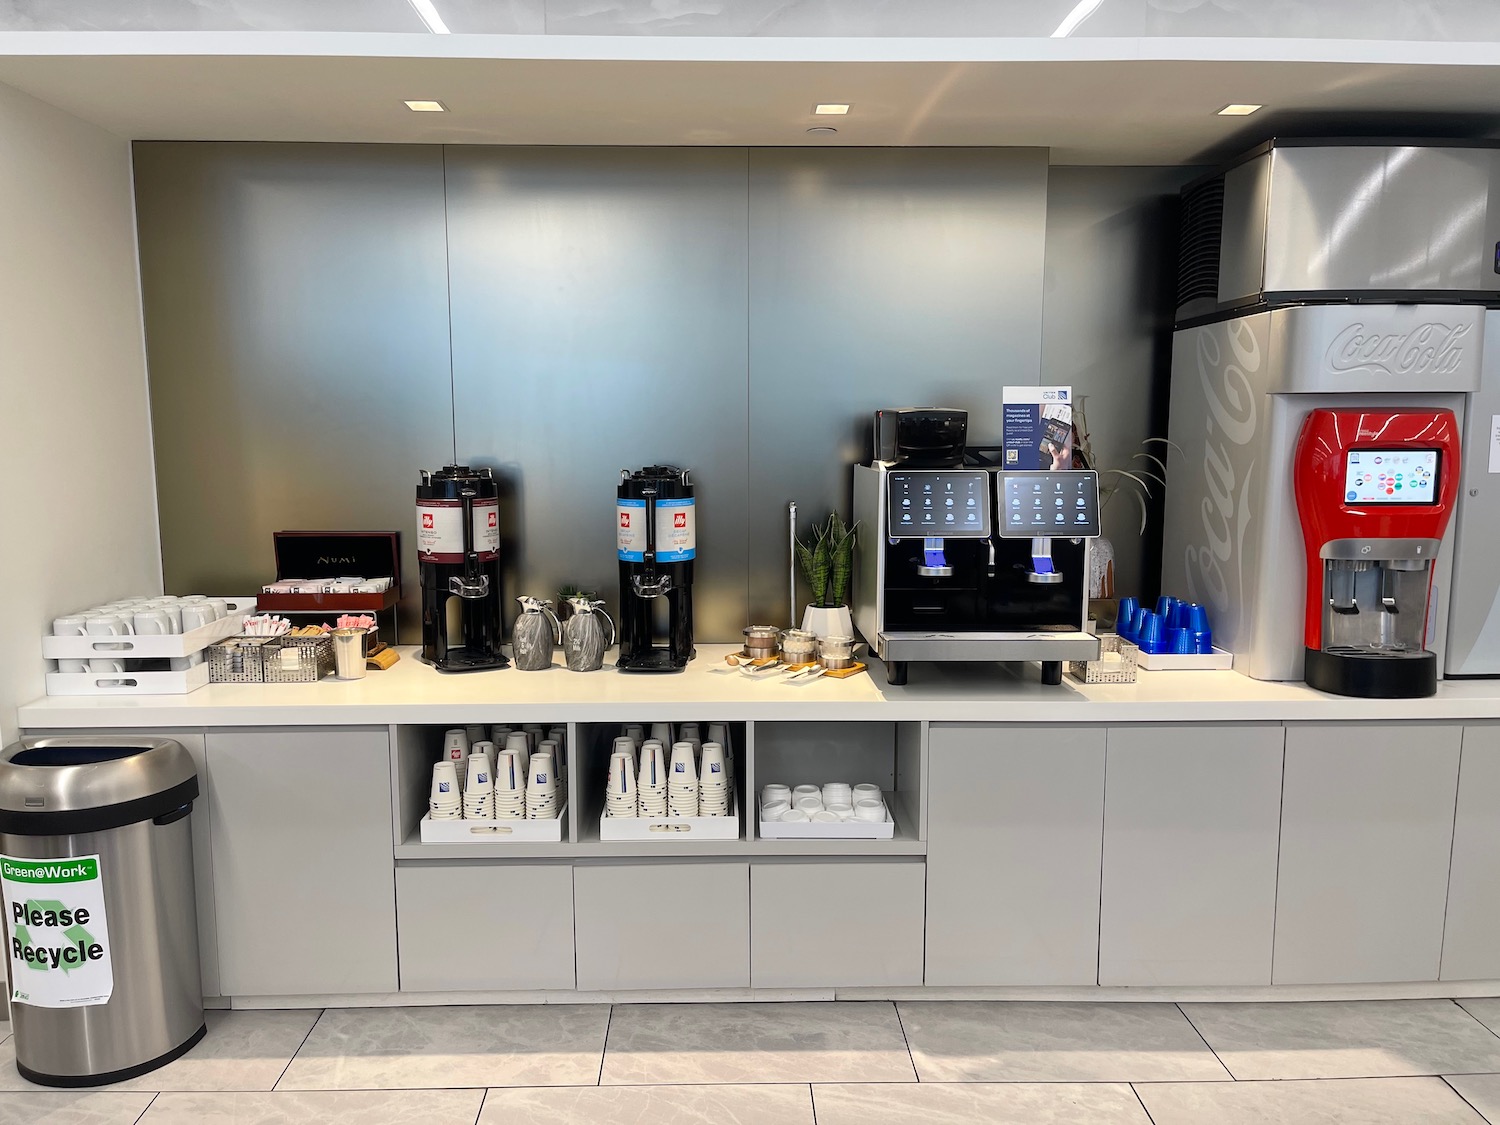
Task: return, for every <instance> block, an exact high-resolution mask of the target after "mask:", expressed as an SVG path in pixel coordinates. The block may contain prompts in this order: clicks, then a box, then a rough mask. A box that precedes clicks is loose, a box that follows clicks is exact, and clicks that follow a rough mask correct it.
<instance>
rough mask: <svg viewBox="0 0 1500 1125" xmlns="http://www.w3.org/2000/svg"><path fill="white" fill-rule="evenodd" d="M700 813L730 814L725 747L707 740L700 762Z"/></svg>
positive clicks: (710, 814)
mask: <svg viewBox="0 0 1500 1125" xmlns="http://www.w3.org/2000/svg"><path fill="white" fill-rule="evenodd" d="M698 815H699V816H728V815H729V774H728V772H727V770H726V766H725V761H724V747H722V746H720V745H719V744H718V743H717V742H705V743H704V744H703V753H702V756H701V758H700V759H699V762H698Z"/></svg>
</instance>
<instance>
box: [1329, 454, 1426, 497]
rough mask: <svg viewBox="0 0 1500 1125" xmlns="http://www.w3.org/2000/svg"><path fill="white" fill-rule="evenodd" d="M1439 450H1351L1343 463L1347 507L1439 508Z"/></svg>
mask: <svg viewBox="0 0 1500 1125" xmlns="http://www.w3.org/2000/svg"><path fill="white" fill-rule="evenodd" d="M1437 496H1438V451H1437V450H1436V449H1404V450H1389V449H1351V450H1350V451H1349V455H1348V459H1347V460H1346V461H1345V463H1344V502H1345V503H1346V504H1436V503H1437Z"/></svg>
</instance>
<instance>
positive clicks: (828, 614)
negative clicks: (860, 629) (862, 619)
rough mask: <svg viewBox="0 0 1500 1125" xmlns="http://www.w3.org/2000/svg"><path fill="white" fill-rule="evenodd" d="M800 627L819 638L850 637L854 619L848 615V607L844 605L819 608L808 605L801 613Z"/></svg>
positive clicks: (852, 631) (852, 633)
mask: <svg viewBox="0 0 1500 1125" xmlns="http://www.w3.org/2000/svg"><path fill="white" fill-rule="evenodd" d="M802 628H803V629H805V630H806V631H807V632H809V633H814V634H816V635H817V637H818V639H819V640H822V639H823V638H824V637H852V636H854V619H853V618H852V617H850V616H849V607H848V606H846V605H840V606H834V607H833V608H832V609H819V608H818V607H817V606H812V605H810V606H808V607H807V609H806V610H805V611H804V612H803V614H802Z"/></svg>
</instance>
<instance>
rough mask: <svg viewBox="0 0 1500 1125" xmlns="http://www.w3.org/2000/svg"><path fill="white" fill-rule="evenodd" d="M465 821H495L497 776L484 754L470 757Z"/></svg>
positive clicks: (465, 786) (465, 785)
mask: <svg viewBox="0 0 1500 1125" xmlns="http://www.w3.org/2000/svg"><path fill="white" fill-rule="evenodd" d="M439 764H440V765H441V763H439ZM464 819H465V820H494V819H495V775H494V773H493V772H492V771H491V769H490V760H489V759H488V758H486V757H485V756H484V754H483V753H479V754H471V755H469V773H468V777H467V778H466V779H465V781H464Z"/></svg>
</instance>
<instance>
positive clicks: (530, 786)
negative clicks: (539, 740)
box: [526, 753, 557, 820]
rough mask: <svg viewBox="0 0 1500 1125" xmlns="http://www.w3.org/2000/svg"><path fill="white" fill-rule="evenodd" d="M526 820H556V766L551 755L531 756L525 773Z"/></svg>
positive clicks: (539, 754) (538, 754)
mask: <svg viewBox="0 0 1500 1125" xmlns="http://www.w3.org/2000/svg"><path fill="white" fill-rule="evenodd" d="M526 819H527V820H556V819H557V765H556V763H555V762H554V761H553V759H552V755H551V754H541V753H537V754H533V755H532V756H531V764H530V766H529V767H528V768H527V771H526Z"/></svg>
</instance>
